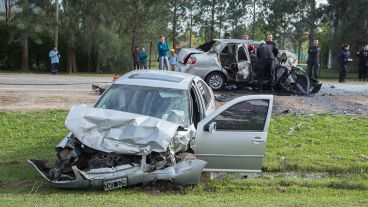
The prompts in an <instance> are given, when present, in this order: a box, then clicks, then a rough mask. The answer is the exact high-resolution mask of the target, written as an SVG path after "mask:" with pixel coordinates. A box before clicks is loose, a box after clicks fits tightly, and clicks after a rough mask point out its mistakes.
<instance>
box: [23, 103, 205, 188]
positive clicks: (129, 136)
mask: <svg viewBox="0 0 368 207" xmlns="http://www.w3.org/2000/svg"><path fill="white" fill-rule="evenodd" d="M65 125H66V127H67V128H68V129H69V130H70V134H68V135H67V136H66V137H64V139H63V140H62V141H61V142H60V143H59V144H58V145H57V148H56V149H57V155H56V159H55V163H54V165H53V166H52V167H47V166H46V165H45V163H44V162H42V161H39V160H29V161H28V162H29V163H30V164H32V165H33V167H35V168H36V170H37V171H38V172H39V173H40V174H41V176H42V177H43V178H44V179H46V180H47V181H48V182H49V183H50V184H52V185H54V186H57V187H61V188H84V187H97V188H102V187H103V188H104V189H105V190H111V189H115V188H121V187H123V186H127V185H134V184H146V183H148V182H151V181H154V180H172V181H173V182H175V183H178V184H181V185H186V184H196V183H198V181H199V178H200V175H201V172H202V170H203V168H204V167H205V165H206V162H205V161H202V160H196V159H195V157H194V155H193V157H192V159H188V156H187V155H186V154H188V153H187V152H186V151H187V150H188V144H189V142H190V140H191V137H190V135H191V134H193V133H191V132H190V130H185V129H184V128H182V127H181V126H179V125H178V124H174V123H171V122H168V121H165V120H162V119H158V118H154V117H149V116H144V115H139V114H133V113H128V112H121V111H115V110H108V109H99V108H89V107H86V106H79V107H74V108H73V109H72V110H71V111H70V113H69V114H68V116H67V118H66V120H65Z"/></svg>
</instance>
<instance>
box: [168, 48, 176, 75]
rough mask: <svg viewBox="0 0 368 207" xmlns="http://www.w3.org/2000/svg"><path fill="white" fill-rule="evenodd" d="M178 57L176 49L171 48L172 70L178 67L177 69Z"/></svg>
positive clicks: (170, 62) (170, 61) (170, 60)
mask: <svg viewBox="0 0 368 207" xmlns="http://www.w3.org/2000/svg"><path fill="white" fill-rule="evenodd" d="M176 59H177V55H176V53H175V50H174V49H172V50H170V56H169V64H170V70H171V71H176V69H175V66H176Z"/></svg>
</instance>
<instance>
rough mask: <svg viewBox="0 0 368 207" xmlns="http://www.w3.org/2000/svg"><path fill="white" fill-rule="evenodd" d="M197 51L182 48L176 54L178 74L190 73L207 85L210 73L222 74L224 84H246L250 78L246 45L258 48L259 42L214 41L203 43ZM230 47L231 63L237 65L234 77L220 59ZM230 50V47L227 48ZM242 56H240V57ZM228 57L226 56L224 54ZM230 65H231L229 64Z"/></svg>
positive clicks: (249, 62) (249, 61)
mask: <svg viewBox="0 0 368 207" xmlns="http://www.w3.org/2000/svg"><path fill="white" fill-rule="evenodd" d="M206 44H208V45H209V46H208V47H202V49H201V46H200V47H199V48H197V49H194V48H183V49H181V51H180V52H179V54H178V62H177V68H178V70H179V71H180V72H184V73H190V74H193V75H196V76H199V77H201V78H202V79H203V80H206V82H207V83H208V81H209V80H208V77H209V75H210V74H212V73H220V74H223V75H224V76H225V78H226V82H229V81H235V82H246V81H248V80H249V78H250V76H249V75H250V73H251V71H250V64H251V60H250V55H249V52H248V45H250V44H251V45H256V46H258V44H259V42H257V41H253V40H241V39H214V40H212V41H210V42H208V43H205V44H204V45H202V46H206ZM229 46H232V47H231V48H233V49H232V50H233V51H232V52H231V53H232V54H233V55H234V57H233V58H235V59H233V62H234V63H237V64H236V65H234V67H236V70H237V73H236V74H235V75H233V76H232V75H231V74H229V70H228V69H229V68H230V67H231V65H229V64H227V63H225V62H224V60H223V59H222V55H223V54H222V51H223V50H224V49H225V48H226V47H229ZM229 48H230V47H229ZM240 54H242V55H240ZM225 55H228V54H225ZM187 58H192V59H195V60H196V61H195V63H194V64H191V61H188V59H187ZM230 64H231V63H230Z"/></svg>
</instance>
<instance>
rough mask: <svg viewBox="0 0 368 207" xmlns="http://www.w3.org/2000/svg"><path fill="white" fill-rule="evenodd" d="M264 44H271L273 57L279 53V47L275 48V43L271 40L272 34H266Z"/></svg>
mask: <svg viewBox="0 0 368 207" xmlns="http://www.w3.org/2000/svg"><path fill="white" fill-rule="evenodd" d="M266 44H267V45H271V46H272V52H273V55H274V56H275V57H277V55H278V54H279V49H277V46H276V43H275V42H274V41H273V36H272V34H268V35H267V38H266Z"/></svg>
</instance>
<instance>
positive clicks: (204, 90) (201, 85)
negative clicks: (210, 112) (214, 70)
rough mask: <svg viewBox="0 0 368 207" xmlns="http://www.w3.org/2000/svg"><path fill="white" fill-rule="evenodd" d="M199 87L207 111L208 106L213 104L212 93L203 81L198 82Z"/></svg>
mask: <svg viewBox="0 0 368 207" xmlns="http://www.w3.org/2000/svg"><path fill="white" fill-rule="evenodd" d="M197 86H198V88H199V91H200V92H201V95H202V97H203V100H204V105H205V106H206V109H207V107H208V105H209V104H210V102H211V93H210V91H209V89H208V87H207V86H206V84H205V83H204V82H203V81H201V80H199V81H198V82H197Z"/></svg>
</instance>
